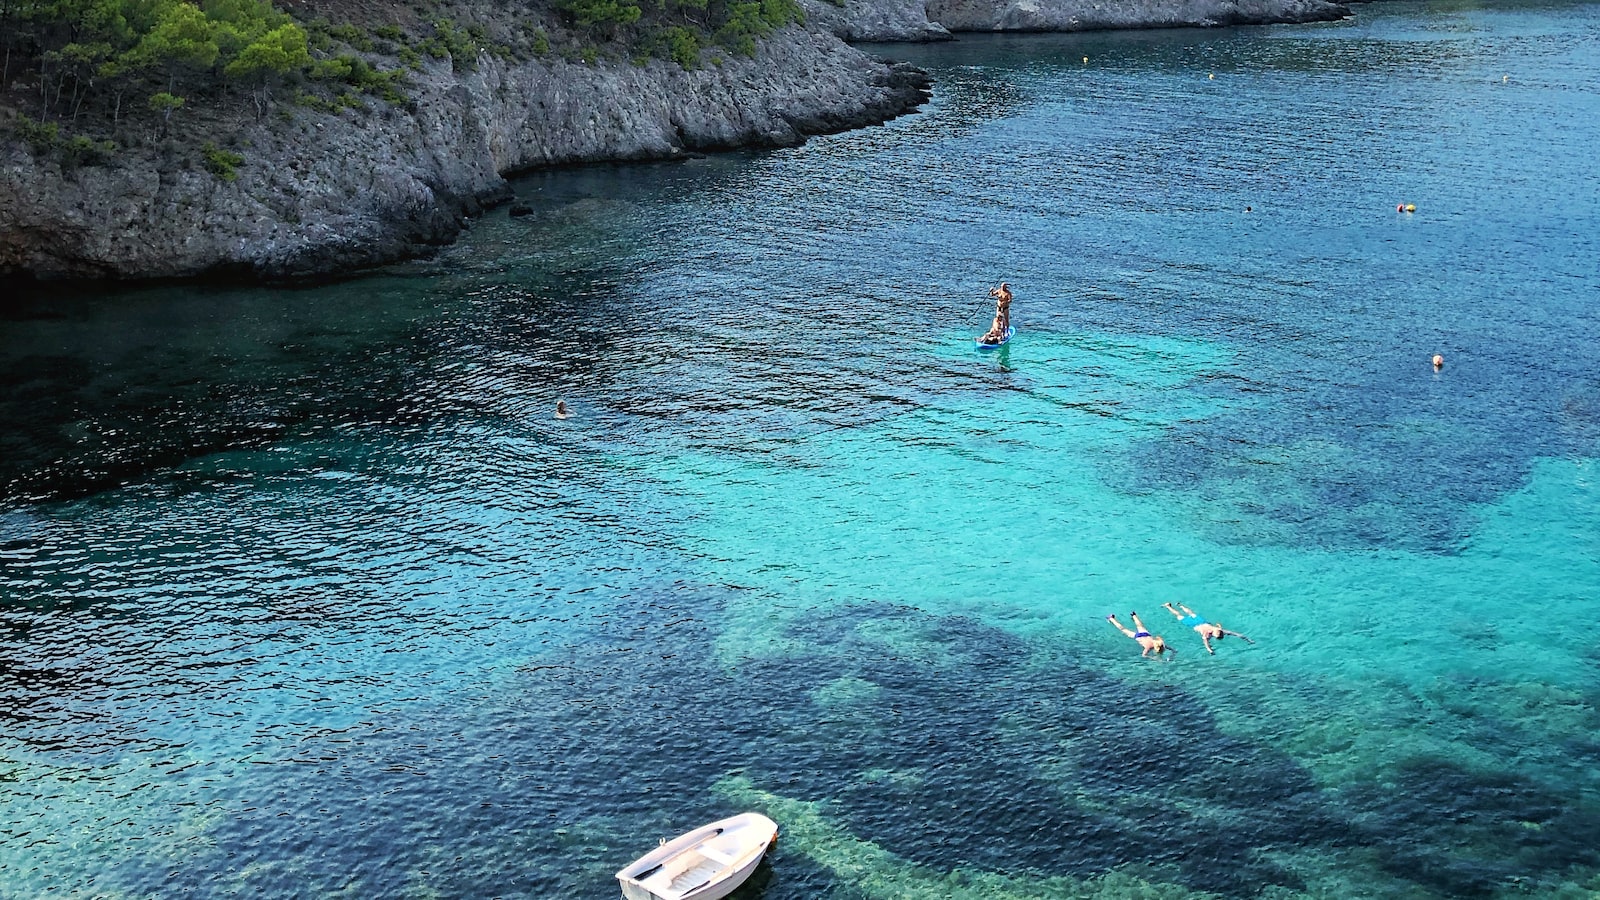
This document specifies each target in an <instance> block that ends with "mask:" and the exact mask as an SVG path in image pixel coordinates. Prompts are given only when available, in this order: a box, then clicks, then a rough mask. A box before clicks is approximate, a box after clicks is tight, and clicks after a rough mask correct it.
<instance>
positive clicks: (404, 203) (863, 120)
mask: <svg viewBox="0 0 1600 900" xmlns="http://www.w3.org/2000/svg"><path fill="white" fill-rule="evenodd" d="M414 82H415V83H414V84H413V85H412V86H411V87H410V88H409V93H410V95H411V98H412V101H413V102H412V103H411V104H409V109H400V108H391V107H387V106H385V105H383V104H381V103H378V102H376V101H374V105H375V107H376V109H374V110H372V111H369V112H366V113H359V112H346V113H343V114H341V115H334V114H326V113H318V112H313V111H311V110H307V109H303V108H296V107H280V109H285V110H287V111H288V112H289V113H290V116H289V117H288V119H287V120H285V119H284V118H283V117H280V116H278V115H276V114H272V115H268V116H266V117H265V118H264V119H263V120H262V121H261V122H256V121H254V120H253V118H250V119H246V120H244V121H242V122H241V121H199V120H197V119H196V120H190V121H189V122H186V123H184V127H186V128H190V129H195V132H194V133H196V134H198V135H200V137H199V138H197V139H195V140H194V141H193V143H200V142H201V141H203V140H204V139H205V138H207V137H209V138H211V139H214V140H216V142H217V143H218V144H223V143H226V144H228V145H230V146H236V147H238V148H239V150H240V152H241V153H242V154H243V155H244V156H245V162H244V164H243V165H242V166H240V167H239V168H238V169H237V179H236V180H234V181H226V180H223V179H221V178H219V177H217V176H216V175H214V174H212V173H211V172H210V171H208V170H207V169H206V167H205V166H204V164H203V162H202V161H201V158H200V156H199V153H198V151H197V150H195V149H194V148H193V147H188V148H187V149H182V148H179V147H178V146H177V145H176V144H174V143H172V142H166V143H162V144H155V143H152V144H151V145H150V146H148V147H142V148H137V149H128V150H123V151H119V152H118V153H117V154H115V155H114V156H113V158H112V160H111V161H110V163H108V164H106V165H98V166H87V167H81V168H77V169H72V170H63V168H62V166H61V164H60V163H59V162H58V161H56V160H54V159H51V158H40V157H37V156H35V155H34V153H33V151H32V150H31V149H30V148H28V147H26V146H24V145H21V144H18V143H14V142H13V143H8V144H4V145H0V274H5V275H35V276H39V277H44V278H60V277H88V278H152V277H172V276H186V275H197V274H202V273H208V272H236V273H242V274H248V275H253V276H258V277H295V276H308V275H320V274H329V273H335V272H342V271H348V270H351V269H358V268H361V267H364V266H369V265H374V264H378V263H382V262H387V261H391V260H395V259H400V258H404V257H406V256H409V255H415V254H416V253H417V252H418V251H419V250H420V249H422V248H425V247H426V246H427V245H430V244H437V243H441V242H445V241H448V240H450V239H452V238H453V237H454V236H455V235H456V234H457V233H458V232H459V230H460V228H461V226H462V224H463V218H464V217H467V216H471V215H473V214H475V213H477V212H479V211H481V210H482V208H483V207H484V206H485V205H486V204H490V203H494V202H498V201H500V200H502V199H505V198H506V197H508V196H509V190H508V186H507V184H506V182H505V177H504V176H505V175H507V174H511V173H514V172H517V171H519V170H523V169H527V168H531V167H534V166H539V165H546V164H551V163H565V162H583V161H592V160H608V159H647V158H662V157H670V156H672V155H674V154H678V153H682V152H684V151H692V150H707V149H720V148H727V147H735V146H782V145H790V144H794V143H797V142H799V141H801V140H803V139H804V137H805V136H806V135H811V134H819V133H825V132H830V131H838V130H842V129H846V128H852V127H858V126H861V125H866V124H871V123H876V122H881V121H884V120H886V119H888V118H892V117H893V116H896V115H899V114H901V113H903V112H906V111H907V110H910V109H913V108H915V107H916V106H917V105H919V104H920V103H921V102H923V100H925V99H926V97H927V85H928V82H927V78H926V76H925V75H923V74H922V73H920V72H918V71H917V70H914V69H910V68H909V67H904V66H893V65H891V64H889V63H886V62H883V61H881V60H877V59H874V58H872V57H869V56H867V55H866V54H863V53H861V52H860V51H857V50H855V49H853V48H851V47H849V46H848V45H846V44H844V43H843V42H842V41H841V40H839V39H838V38H837V37H835V36H834V35H832V34H829V33H826V32H824V31H821V30H807V29H804V28H799V27H791V28H788V29H785V30H784V31H782V32H780V33H779V34H777V35H774V36H773V37H772V38H771V39H769V40H768V41H766V42H764V43H763V44H762V46H761V48H760V50H759V52H758V55H757V57H756V58H755V59H743V58H733V59H729V60H727V61H725V62H724V64H723V65H721V66H709V65H708V66H706V67H704V68H701V69H697V70H694V71H685V70H683V69H682V68H680V67H678V66H676V65H672V64H667V63H662V62H658V61H657V62H651V63H649V64H648V65H645V66H633V65H628V64H619V65H613V66H603V65H602V66H586V65H582V64H573V63H568V62H565V61H562V60H538V61H534V62H529V63H520V64H507V63H505V62H503V61H501V60H498V59H495V58H493V57H491V56H488V55H485V56H483V57H482V58H481V59H479V60H478V67H477V69H476V71H474V72H471V73H468V74H465V75H461V76H457V75H453V74H452V73H451V70H450V66H449V64H448V63H437V64H435V65H434V66H433V67H432V68H430V69H428V70H427V71H426V72H424V73H422V74H420V75H419V76H418V77H417V78H415V79H414ZM221 135H232V137H231V138H226V139H225V138H223V137H221Z"/></svg>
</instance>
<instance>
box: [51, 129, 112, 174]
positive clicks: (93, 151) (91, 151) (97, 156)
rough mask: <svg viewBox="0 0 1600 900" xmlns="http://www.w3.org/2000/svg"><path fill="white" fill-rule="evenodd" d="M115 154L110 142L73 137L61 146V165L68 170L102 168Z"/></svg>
mask: <svg viewBox="0 0 1600 900" xmlns="http://www.w3.org/2000/svg"><path fill="white" fill-rule="evenodd" d="M116 152H117V145H116V144H115V143H113V142H111V141H97V140H95V139H94V138H91V137H88V136H87V135H82V134H79V135H74V136H73V137H72V138H71V139H70V140H68V141H66V142H64V143H63V144H62V145H61V164H62V165H63V166H66V167H68V168H77V167H79V166H102V165H105V164H106V162H107V161H109V160H110V159H111V155H112V154H113V153H116Z"/></svg>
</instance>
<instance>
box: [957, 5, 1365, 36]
mask: <svg viewBox="0 0 1600 900" xmlns="http://www.w3.org/2000/svg"><path fill="white" fill-rule="evenodd" d="M927 6H928V16H929V18H930V19H932V20H934V21H936V22H938V23H939V24H940V25H942V26H944V27H945V28H947V29H949V30H950V31H1090V30H1100V29H1110V28H1171V27H1179V26H1203V27H1211V26H1218V25H1261V24H1270V23H1277V22H1320V21H1331V20H1334V19H1340V18H1343V17H1345V16H1348V15H1349V14H1350V10H1349V9H1348V8H1346V7H1344V6H1342V5H1340V4H1338V3H1332V2H1329V0H928V4H927Z"/></svg>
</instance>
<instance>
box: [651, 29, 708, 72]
mask: <svg viewBox="0 0 1600 900" xmlns="http://www.w3.org/2000/svg"><path fill="white" fill-rule="evenodd" d="M659 45H660V47H661V48H662V50H663V52H665V53H666V56H667V58H668V59H671V60H673V61H674V62H676V63H677V64H678V65H680V66H682V67H684V68H685V69H698V68H700V35H699V34H698V33H697V32H695V30H694V29H692V28H689V27H687V26H684V25H673V26H670V27H668V28H664V29H662V30H661V35H660V38H659Z"/></svg>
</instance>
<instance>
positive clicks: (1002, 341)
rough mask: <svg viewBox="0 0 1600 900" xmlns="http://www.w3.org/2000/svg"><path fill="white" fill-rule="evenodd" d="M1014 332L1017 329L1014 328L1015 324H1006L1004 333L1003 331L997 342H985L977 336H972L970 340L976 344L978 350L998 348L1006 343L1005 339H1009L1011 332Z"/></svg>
mask: <svg viewBox="0 0 1600 900" xmlns="http://www.w3.org/2000/svg"><path fill="white" fill-rule="evenodd" d="M1016 333H1017V329H1016V327H1015V326H1013V325H1007V326H1006V333H1005V335H1004V336H1002V337H1001V338H1000V343H998V344H985V343H984V342H983V341H982V340H980V339H979V338H973V339H972V342H973V343H974V344H977V345H978V349H979V350H999V349H1000V348H1001V347H1004V346H1005V345H1006V341H1009V340H1011V336H1012V335H1013V334H1016Z"/></svg>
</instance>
